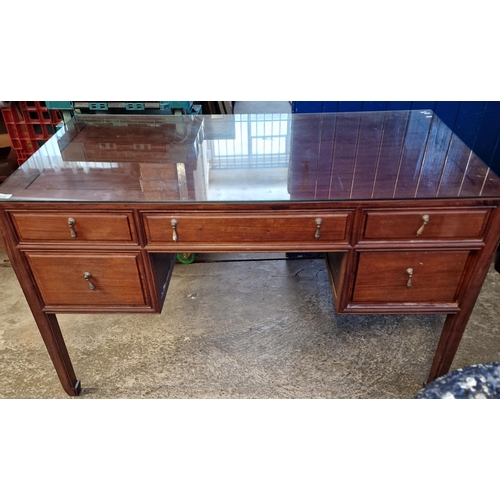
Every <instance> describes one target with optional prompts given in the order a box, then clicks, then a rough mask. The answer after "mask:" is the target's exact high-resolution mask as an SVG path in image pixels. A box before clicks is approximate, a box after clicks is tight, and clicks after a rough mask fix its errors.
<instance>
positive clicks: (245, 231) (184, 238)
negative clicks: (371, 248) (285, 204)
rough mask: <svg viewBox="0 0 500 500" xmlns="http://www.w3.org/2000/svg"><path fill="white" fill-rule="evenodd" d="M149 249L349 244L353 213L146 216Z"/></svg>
mask: <svg viewBox="0 0 500 500" xmlns="http://www.w3.org/2000/svg"><path fill="white" fill-rule="evenodd" d="M143 217H144V227H145V231H146V238H147V242H148V244H149V245H158V244H161V245H162V246H164V247H172V248H176V247H177V248H178V247H186V246H188V247H190V248H192V249H196V248H197V246H203V248H204V249H209V248H208V247H214V248H217V247H219V246H228V247H231V248H234V247H236V248H237V247H241V248H247V249H248V248H251V247H254V248H259V247H261V246H265V245H273V247H276V246H279V245H280V244H281V245H283V246H286V245H292V246H293V245H294V244H296V245H299V246H300V245H302V246H309V247H314V246H318V247H320V246H321V245H325V244H328V243H330V244H331V243H340V244H342V243H347V240H348V231H347V229H348V224H350V219H351V212H349V211H344V212H338V213H333V214H332V213H328V214H325V213H317V214H289V215H286V214H281V215H277V214H262V215H254V214H244V213H235V214H230V215H228V214H182V215H177V214H171V215H165V214H158V213H144V214H143Z"/></svg>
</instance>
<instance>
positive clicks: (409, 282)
mask: <svg viewBox="0 0 500 500" xmlns="http://www.w3.org/2000/svg"><path fill="white" fill-rule="evenodd" d="M469 254H470V251H468V250H463V251H460V250H456V251H455V250H454V251H435V252H431V251H416V252H361V253H360V255H359V261H358V267H357V273H356V278H355V283H354V291H353V295H352V302H354V303H399V304H402V303H427V304H452V303H454V302H456V300H457V294H458V289H459V284H460V281H461V278H462V275H463V272H464V270H465V265H466V262H467V259H468V257H469Z"/></svg>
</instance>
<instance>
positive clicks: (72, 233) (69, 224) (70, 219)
mask: <svg viewBox="0 0 500 500" xmlns="http://www.w3.org/2000/svg"><path fill="white" fill-rule="evenodd" d="M75 222H76V221H75V219H73V218H72V217H70V218H69V219H68V226H69V230H70V231H71V237H72V238H76V232H75V230H74V229H73V226H74V225H75Z"/></svg>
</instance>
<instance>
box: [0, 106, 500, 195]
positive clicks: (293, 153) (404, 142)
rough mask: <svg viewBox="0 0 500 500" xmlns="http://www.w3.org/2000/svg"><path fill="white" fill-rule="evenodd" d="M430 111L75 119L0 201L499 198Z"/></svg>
mask: <svg viewBox="0 0 500 500" xmlns="http://www.w3.org/2000/svg"><path fill="white" fill-rule="evenodd" d="M498 196H500V179H499V177H498V176H497V175H496V174H495V173H494V172H493V171H492V170H490V169H489V168H488V166H487V165H486V164H485V163H484V162H483V161H482V160H481V159H480V158H479V157H478V156H477V155H476V154H475V153H474V152H472V151H471V150H470V148H468V147H467V146H466V145H465V144H464V143H463V142H462V141H461V140H460V138H459V137H458V136H457V135H455V134H454V133H453V132H452V131H451V130H450V129H449V128H448V127H447V126H446V125H445V124H444V123H443V122H442V121H441V120H440V119H439V118H438V116H436V115H435V114H433V113H432V112H431V111H422V110H415V111H387V112H363V113H324V114H295V115H294V114H263V115H213V116H206V115H205V116H203V115H196V116H190V115H186V116H131V115H77V116H75V117H74V118H73V120H72V121H71V122H69V123H68V124H65V125H64V126H63V127H62V129H61V130H59V131H58V132H57V133H56V134H55V135H54V136H53V137H52V138H51V139H50V140H49V141H48V142H47V143H46V144H45V145H44V146H42V147H41V148H40V149H39V150H38V151H37V152H36V153H35V154H33V155H32V156H31V158H29V159H28V160H27V161H26V162H25V163H24V164H23V165H22V166H21V167H20V168H19V169H18V170H17V171H16V172H15V173H14V174H13V175H11V176H10V177H9V178H8V179H7V181H5V182H4V183H3V184H2V185H1V186H0V201H7V200H8V201H75V202H86V201H89V202H148V201H149V202H166V203H168V202H177V203H178V202H260V201H268V202H269V201H329V200H331V201H334V200H370V199H373V200H387V199H429V198H464V197H472V198H476V197H484V198H488V197H498Z"/></svg>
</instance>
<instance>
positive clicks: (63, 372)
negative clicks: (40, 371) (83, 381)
mask: <svg viewBox="0 0 500 500" xmlns="http://www.w3.org/2000/svg"><path fill="white" fill-rule="evenodd" d="M33 316H34V317H35V322H36V324H37V326H38V329H39V330H40V335H41V336H42V339H43V341H44V342H45V347H46V348H47V351H48V353H49V356H50V359H51V360H52V363H53V365H54V368H55V370H56V373H57V376H58V377H59V380H60V381H61V385H62V386H63V389H64V390H65V391H66V393H67V394H68V395H69V396H78V395H79V394H80V391H81V386H80V381H79V380H77V379H76V375H75V371H74V369H73V365H72V364H71V359H70V357H69V354H68V349H67V348H66V344H65V343H64V339H63V336H62V333H61V329H60V328H59V323H58V321H57V318H56V315H55V314H46V313H38V314H35V313H33Z"/></svg>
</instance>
